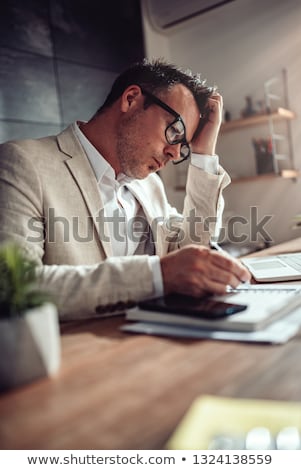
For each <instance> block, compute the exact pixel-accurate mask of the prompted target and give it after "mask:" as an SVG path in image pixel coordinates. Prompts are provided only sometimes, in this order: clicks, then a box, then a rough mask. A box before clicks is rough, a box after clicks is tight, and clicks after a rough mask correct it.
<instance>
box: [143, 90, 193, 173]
mask: <svg viewBox="0 0 301 470" xmlns="http://www.w3.org/2000/svg"><path fill="white" fill-rule="evenodd" d="M138 86H139V88H140V90H141V92H142V94H143V95H145V96H147V97H148V98H150V99H151V100H152V101H153V103H155V104H156V105H157V106H160V107H161V108H163V109H164V110H165V111H167V112H168V113H169V114H171V115H172V116H174V118H175V120H174V121H173V122H171V123H170V124H168V126H167V127H166V129H165V138H166V141H167V143H168V144H169V145H177V144H184V145H186V146H187V147H188V149H189V154H188V155H187V157H181V160H179V161H177V162H175V161H172V163H173V164H174V165H179V163H182V162H184V161H185V160H187V159H188V158H189V157H190V155H191V149H190V145H189V143H188V142H187V140H186V127H185V124H184V121H183V119H182V117H181V115H180V114H179V113H177V112H176V111H175V110H174V109H172V108H171V107H170V106H168V104H166V103H164V101H162V100H160V98H158V97H157V96H156V95H153V93H151V92H150V91H148V90H146V89H145V88H143V87H141V86H140V85H138ZM177 121H181V123H182V125H183V128H184V138H183V139H181V140H178V141H175V142H170V141H169V140H168V137H167V130H168V128H169V127H171V126H172V125H173V124H175V123H176V122H177Z"/></svg>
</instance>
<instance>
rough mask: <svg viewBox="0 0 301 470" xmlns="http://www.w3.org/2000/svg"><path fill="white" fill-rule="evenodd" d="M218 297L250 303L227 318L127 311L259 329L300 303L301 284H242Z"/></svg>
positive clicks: (192, 323) (198, 324) (162, 319)
mask: <svg viewBox="0 0 301 470" xmlns="http://www.w3.org/2000/svg"><path fill="white" fill-rule="evenodd" d="M214 298H215V299H216V300H220V301H223V302H230V303H233V304H238V305H247V308H246V309H245V310H243V311H241V312H239V313H235V314H234V315H230V316H227V317H224V318H216V319H212V320H211V319H206V318H197V317H196V316H195V315H193V316H189V314H185V313H183V314H179V313H176V314H175V313H173V312H159V311H155V310H154V311H152V310H145V309H143V308H140V307H135V308H133V309H130V310H128V311H127V312H126V318H127V320H131V321H140V322H149V323H156V324H160V323H163V324H166V325H168V324H169V325H182V326H186V327H194V328H202V329H209V330H213V329H214V330H215V331H257V330H260V329H262V328H265V327H266V326H267V325H270V324H271V323H272V322H274V321H276V320H278V319H280V318H283V317H285V316H286V315H287V314H289V313H291V312H293V311H294V310H296V309H297V308H298V307H299V306H301V286H300V285H294V284H287V285H277V286H275V285H273V286H271V285H269V284H262V285H247V286H245V285H241V286H240V287H238V288H237V289H232V290H231V291H230V292H228V294H226V295H223V296H215V297H214Z"/></svg>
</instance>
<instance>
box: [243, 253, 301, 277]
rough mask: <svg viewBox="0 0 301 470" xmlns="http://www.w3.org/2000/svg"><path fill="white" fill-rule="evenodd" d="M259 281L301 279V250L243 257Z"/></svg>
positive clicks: (245, 263)
mask: <svg viewBox="0 0 301 470" xmlns="http://www.w3.org/2000/svg"><path fill="white" fill-rule="evenodd" d="M241 262H242V263H243V264H244V265H245V266H246V267H247V268H248V269H249V271H250V272H251V274H252V275H253V277H254V279H256V281H257V282H276V281H295V280H298V279H300V280H301V252H298V253H288V254H285V255H277V256H265V257H262V258H243V259H242V260H241Z"/></svg>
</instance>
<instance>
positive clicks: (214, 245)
mask: <svg viewBox="0 0 301 470" xmlns="http://www.w3.org/2000/svg"><path fill="white" fill-rule="evenodd" d="M209 245H210V248H211V250H216V251H219V252H220V253H226V254H228V253H227V251H226V250H223V248H222V247H221V246H220V245H219V244H218V243H217V242H214V241H213V240H210V242H209ZM241 284H246V285H249V284H250V282H249V281H241ZM235 291H236V289H232V287H230V286H229V292H235Z"/></svg>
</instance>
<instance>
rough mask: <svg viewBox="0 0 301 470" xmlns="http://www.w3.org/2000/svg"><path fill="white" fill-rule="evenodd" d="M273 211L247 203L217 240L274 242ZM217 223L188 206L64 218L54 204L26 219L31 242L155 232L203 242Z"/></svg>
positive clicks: (139, 237)
mask: <svg viewBox="0 0 301 470" xmlns="http://www.w3.org/2000/svg"><path fill="white" fill-rule="evenodd" d="M272 218H273V216H272V215H264V216H263V217H261V218H259V214H258V208H257V207H250V212H249V217H248V218H246V217H243V216H240V215H235V216H232V217H230V218H229V219H227V223H226V224H225V226H222V227H221V228H220V230H219V231H218V235H216V236H215V238H216V241H219V242H220V243H221V242H224V241H227V242H230V243H240V244H243V243H247V242H256V241H265V242H267V243H271V242H273V239H272V237H271V235H270V233H269V231H268V227H267V226H268V224H269V222H270V221H271V220H272ZM217 223H218V221H217V218H216V217H214V216H212V217H211V216H210V217H205V218H204V217H202V216H199V215H197V214H196V211H195V209H193V210H191V211H190V212H189V214H188V215H187V216H185V217H182V216H180V215H175V216H173V217H170V218H169V219H164V217H162V216H160V217H156V218H154V219H153V220H152V221H151V224H149V223H148V221H147V220H146V218H145V217H142V216H137V217H133V218H129V219H127V218H126V217H124V216H120V213H119V212H118V210H116V211H114V212H113V214H112V215H111V216H106V215H105V213H104V211H103V210H101V211H100V212H99V213H98V214H96V215H95V217H94V219H93V218H92V217H91V216H87V217H86V218H79V217H78V216H74V217H69V218H66V217H64V216H61V215H57V214H56V212H55V210H54V208H50V209H49V211H48V214H47V217H46V216H45V217H44V218H36V217H33V218H31V219H29V221H28V225H27V229H28V236H27V240H28V241H29V242H31V243H43V242H44V241H47V243H57V242H63V243H69V242H76V243H90V242H91V241H93V240H94V239H95V238H97V239H100V240H101V241H102V242H105V243H108V242H114V243H116V242H117V243H118V242H121V243H123V242H125V241H126V240H130V241H132V242H134V243H139V242H142V241H145V240H150V239H151V240H152V241H154V242H156V241H157V238H158V236H160V237H162V236H163V237H165V241H166V242H167V243H169V242H178V243H181V242H182V241H183V240H184V238H185V240H186V241H187V242H190V243H202V238H203V236H204V234H205V238H206V239H208V235H209V234H211V236H212V234H215V233H216V230H215V226H216V224H217Z"/></svg>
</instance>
